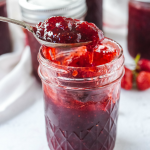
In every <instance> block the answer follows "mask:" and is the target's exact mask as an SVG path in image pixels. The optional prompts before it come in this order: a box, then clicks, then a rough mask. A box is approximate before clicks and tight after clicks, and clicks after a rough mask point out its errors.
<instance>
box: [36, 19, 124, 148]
mask: <svg viewBox="0 0 150 150" xmlns="http://www.w3.org/2000/svg"><path fill="white" fill-rule="evenodd" d="M52 19H54V18H52ZM57 19H58V18H57ZM59 19H62V20H63V21H65V22H66V24H67V23H68V22H69V28H70V32H68V33H69V34H70V35H72V33H74V34H73V35H72V36H70V38H71V39H72V40H76V39H78V38H76V37H77V35H78V34H79V32H78V28H80V27H81V28H82V25H87V26H88V27H89V28H88V27H87V28H86V29H85V30H81V33H80V38H79V39H80V40H82V36H84V35H86V33H88V32H89V33H90V29H91V31H93V32H94V31H95V32H94V33H95V34H93V35H94V36H95V38H96V37H98V38H97V40H96V41H97V42H94V40H95V38H92V37H91V35H90V34H89V35H88V34H87V35H86V36H87V39H86V40H87V41H88V40H89V39H90V40H92V43H93V44H92V47H91V45H90V44H89V45H87V46H82V47H77V48H69V49H68V48H66V49H62V48H51V47H46V46H41V48H40V51H39V53H38V61H39V64H40V65H39V70H38V73H39V76H40V78H41V80H42V86H43V96H44V102H45V121H46V135H47V141H48V145H49V148H50V150H62V149H63V150H103V149H105V150H113V148H114V146H115V140H116V129H117V119H118V107H119V99H120V84H121V83H120V82H121V78H122V76H123V71H124V68H123V64H124V56H123V50H122V48H121V46H120V45H119V44H118V43H116V42H115V41H113V40H111V39H108V38H104V36H103V34H102V31H101V30H99V29H98V28H97V27H96V26H95V25H94V26H93V24H91V23H88V22H80V21H79V20H75V21H74V23H73V22H72V21H73V20H70V18H67V20H66V18H59ZM49 20H50V19H48V20H46V21H45V23H48V22H49ZM63 21H62V22H63ZM54 22H55V21H54ZM65 22H64V23H65ZM45 23H40V24H39V25H38V26H37V30H36V31H38V29H42V27H46V28H45V30H46V29H47V26H45ZM55 23H56V22H55ZM62 24H63V23H60V22H59V26H58V28H54V29H53V33H54V31H56V32H57V31H58V30H59V28H61V29H63V25H62ZM43 25H44V26H43ZM74 25H76V30H74V29H73V26H74ZM55 27H56V26H55ZM64 27H66V30H67V29H68V27H67V26H64ZM48 28H53V27H52V26H51V27H48ZM40 31H41V33H40V34H39V36H41V37H42V38H43V36H42V34H43V31H42V30H40ZM51 31H52V29H51ZM85 31H86V32H85ZM59 33H60V37H59V38H58V39H59V40H61V41H63V40H64V41H65V43H69V42H70V41H68V40H69V39H68V40H65V36H68V35H65V32H58V33H57V34H54V35H55V36H57V35H58V34H59ZM99 33H101V34H99ZM62 34H63V36H61V35H62ZM75 35H76V36H75ZM52 37H53V36H52ZM52 37H51V34H49V38H48V37H46V38H45V40H47V38H48V40H52V41H53V40H56V39H57V38H56V39H53V38H52ZM79 39H78V40H79ZM48 40H47V41H48ZM75 42H76V41H75ZM79 42H80V41H79ZM90 47H91V48H92V49H91V50H90ZM91 55H92V56H91ZM91 57H93V60H92V61H91V59H90V58H91Z"/></svg>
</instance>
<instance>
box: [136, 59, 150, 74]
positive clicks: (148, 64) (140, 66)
mask: <svg viewBox="0 0 150 150" xmlns="http://www.w3.org/2000/svg"><path fill="white" fill-rule="evenodd" d="M137 70H138V71H147V72H150V60H148V59H141V60H139V61H138V63H137Z"/></svg>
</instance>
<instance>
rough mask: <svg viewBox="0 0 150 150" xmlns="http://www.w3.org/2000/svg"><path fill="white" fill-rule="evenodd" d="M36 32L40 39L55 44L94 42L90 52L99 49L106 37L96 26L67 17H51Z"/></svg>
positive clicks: (90, 46)
mask: <svg viewBox="0 0 150 150" xmlns="http://www.w3.org/2000/svg"><path fill="white" fill-rule="evenodd" d="M34 32H35V34H36V35H37V37H38V38H40V39H42V40H45V41H48V42H53V43H80V42H88V41H92V43H90V44H89V45H88V46H87V50H88V51H93V50H94V49H97V46H98V45H99V44H100V42H101V40H103V38H104V35H103V32H102V31H101V30H99V29H98V28H97V27H96V26H95V25H94V24H92V23H88V22H85V21H80V20H77V19H71V18H65V17H51V18H49V19H47V20H45V22H43V23H42V22H40V23H39V24H38V25H37V26H36V28H34Z"/></svg>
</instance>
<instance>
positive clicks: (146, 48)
mask: <svg viewBox="0 0 150 150" xmlns="http://www.w3.org/2000/svg"><path fill="white" fill-rule="evenodd" d="M128 28H129V30H128V50H129V53H130V55H131V56H132V57H133V58H135V57H136V55H137V54H140V55H141V58H146V59H149V60H150V44H149V42H150V2H144V1H143V2H142V1H141V2H140V1H135V0H132V1H131V0H130V2H129V22H128Z"/></svg>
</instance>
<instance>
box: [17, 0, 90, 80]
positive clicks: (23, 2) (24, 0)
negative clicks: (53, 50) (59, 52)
mask: <svg viewBox="0 0 150 150" xmlns="http://www.w3.org/2000/svg"><path fill="white" fill-rule="evenodd" d="M19 5H20V7H21V12H22V20H23V21H24V22H26V23H29V24H31V25H32V26H35V25H36V24H38V23H39V22H43V21H45V20H46V19H47V18H50V17H52V16H64V17H68V18H69V17H70V18H73V19H79V20H84V18H85V15H86V12H87V7H86V3H85V0H76V1H74V0H70V1H65V0H55V1H53V0H49V1H48V0H42V1H41V0H39V1H38V0H30V1H28V0H19ZM26 35H27V41H26V43H28V44H29V46H30V50H31V56H32V66H33V73H34V75H35V76H36V78H37V79H38V80H40V79H39V77H38V74H37V69H38V65H39V64H38V61H37V54H38V50H39V48H40V44H39V43H38V42H37V40H36V39H35V37H34V36H33V35H32V33H30V32H28V31H26Z"/></svg>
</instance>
